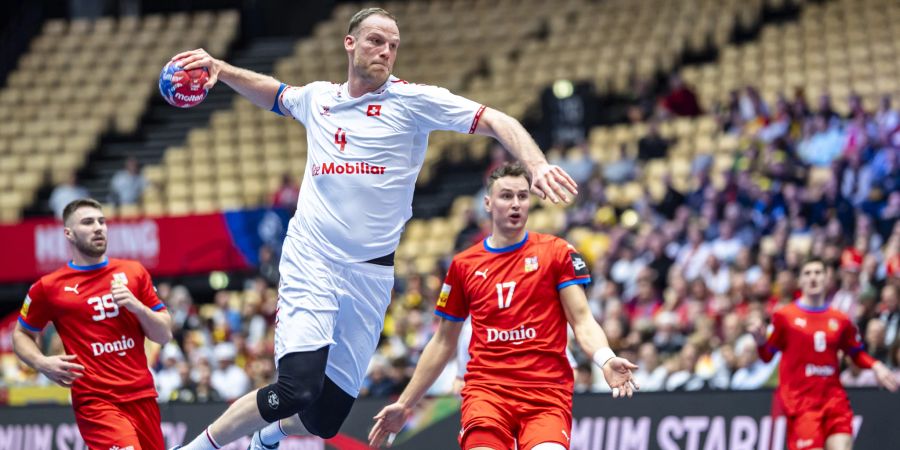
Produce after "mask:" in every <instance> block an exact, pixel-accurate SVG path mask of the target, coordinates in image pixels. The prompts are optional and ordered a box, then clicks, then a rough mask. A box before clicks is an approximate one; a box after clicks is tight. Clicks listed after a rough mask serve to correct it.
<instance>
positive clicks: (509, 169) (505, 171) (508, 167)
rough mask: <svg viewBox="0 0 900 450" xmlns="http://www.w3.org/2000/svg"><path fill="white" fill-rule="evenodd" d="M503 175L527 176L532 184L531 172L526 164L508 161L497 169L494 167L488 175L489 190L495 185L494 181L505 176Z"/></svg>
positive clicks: (529, 184) (526, 178) (529, 183)
mask: <svg viewBox="0 0 900 450" xmlns="http://www.w3.org/2000/svg"><path fill="white" fill-rule="evenodd" d="M503 177H525V180H527V181H528V186H529V187H530V186H531V172H529V171H528V169H526V168H525V166H524V165H522V163H520V162H514V163H506V164H504V165H502V166H500V167H498V168H496V169H494V170H493V171H492V172H491V174H490V175H488V179H487V191H488V193H490V192H491V188H493V187H494V182H495V181H497V180H499V179H501V178H503Z"/></svg>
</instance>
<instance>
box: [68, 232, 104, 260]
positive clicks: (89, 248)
mask: <svg viewBox="0 0 900 450" xmlns="http://www.w3.org/2000/svg"><path fill="white" fill-rule="evenodd" d="M92 239H93V237H91V238H90V239H87V240H84V239H78V238H76V239H75V241H74V244H75V249H77V250H78V251H79V252H81V253H82V254H84V255H86V256H89V257H91V258H99V257H101V256H103V255H104V254H105V253H106V244H107V242H106V240H105V239H104V240H103V243H102V244H99V243H98V244H95V243H93V242H91V240H92Z"/></svg>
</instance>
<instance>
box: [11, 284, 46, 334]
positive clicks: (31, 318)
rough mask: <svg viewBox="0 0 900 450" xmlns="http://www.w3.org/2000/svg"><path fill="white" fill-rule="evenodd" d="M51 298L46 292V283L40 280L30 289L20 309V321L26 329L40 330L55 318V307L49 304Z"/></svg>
mask: <svg viewBox="0 0 900 450" xmlns="http://www.w3.org/2000/svg"><path fill="white" fill-rule="evenodd" d="M48 303H49V300H48V299H47V295H46V294H45V293H44V283H43V281H41V280H38V281H37V282H36V283H34V284H32V285H31V288H30V289H28V295H26V296H25V302H24V303H22V309H21V310H20V311H19V323H20V324H21V325H22V326H23V327H24V328H25V329H26V330H30V331H34V332H38V331H41V330H43V329H44V327H45V326H47V322H49V321H51V320H53V316H52V315H51V314H52V311H53V308H52V307H51V306H50V305H49V304H48Z"/></svg>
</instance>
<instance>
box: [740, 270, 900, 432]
mask: <svg viewBox="0 0 900 450" xmlns="http://www.w3.org/2000/svg"><path fill="white" fill-rule="evenodd" d="M825 285H826V283H825V263H824V262H822V260H820V259H810V260H809V261H807V262H805V263H804V264H803V266H802V267H801V269H800V288H801V289H802V291H803V296H802V297H800V298H799V299H798V300H797V301H795V302H794V303H792V304H790V305H787V306H785V307H783V308H781V309H779V310H778V311H776V312H775V314H773V315H772V323H771V325H770V326H769V330H768V333H767V332H766V331H765V330H764V327H763V326H762V324H761V323H755V324H752V325H751V326H750V331H751V332H752V333H753V334H754V336H755V337H756V341H757V344H758V346H759V347H758V350H759V356H760V358H762V359H763V360H764V361H766V362H768V361H771V360H772V357H773V356H774V355H775V353H777V352H779V351H781V352H783V353H784V354H783V355H782V357H781V365H780V367H779V368H778V378H779V382H778V389H777V390H776V392H775V395H776V396H778V399H779V400H780V402H781V405H782V408H783V409H784V412H785V415H786V417H787V420H788V437H787V439H788V448H789V449H791V450H815V449H827V450H849V449H850V448H852V446H853V411H852V410H851V409H850V400H849V399H848V398H847V392H846V391H845V390H844V388H843V387H842V386H841V381H840V379H839V372H840V359H839V358H838V352H843V353H844V354H846V355H847V356H849V357H850V358H851V359H852V360H853V363H854V364H856V365H857V366H859V367H862V368H871V369H872V370H874V371H875V377H876V378H877V379H878V382H879V383H880V384H881V385H882V386H884V387H886V388H887V389H888V390H890V391H896V390H897V383H896V381H895V380H894V378H893V377H892V376H891V372H890V370H888V368H887V367H885V365H884V364H882V363H881V362H880V361H876V360H875V359H873V358H872V357H871V356H869V354H868V353H866V352H865V350H863V346H862V344H861V343H860V340H859V336H858V334H857V330H856V326H855V325H853V322H851V321H850V319H849V318H848V317H847V316H846V315H845V314H844V313H842V312H840V311H838V310H836V309H833V308H830V307H829V306H828V305H827V304H826V303H825ZM767 334H768V337H766V335H767Z"/></svg>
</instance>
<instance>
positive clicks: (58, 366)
mask: <svg viewBox="0 0 900 450" xmlns="http://www.w3.org/2000/svg"><path fill="white" fill-rule="evenodd" d="M38 338H40V333H35V332H33V331H29V330H26V329H25V328H23V327H22V325H21V324H18V323H17V324H16V328H15V329H14V330H13V333H12V343H13V351H14V352H16V356H18V357H19V359H21V360H22V362H24V363H25V364H27V365H28V366H29V367H31V368H33V369H35V370H37V371H38V372H40V373H42V374H44V376H46V377H47V378H49V379H50V380H52V381H53V382H54V383H56V384H58V385H60V386H63V387H72V382H73V381H75V380H76V379H78V378H81V377H82V376H83V375H84V373H83V372H84V366H82V365H81V364H76V363H74V362H72V361H74V360H75V355H54V356H46V355H44V353H43V352H41V348H40V347H39V346H38Z"/></svg>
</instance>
